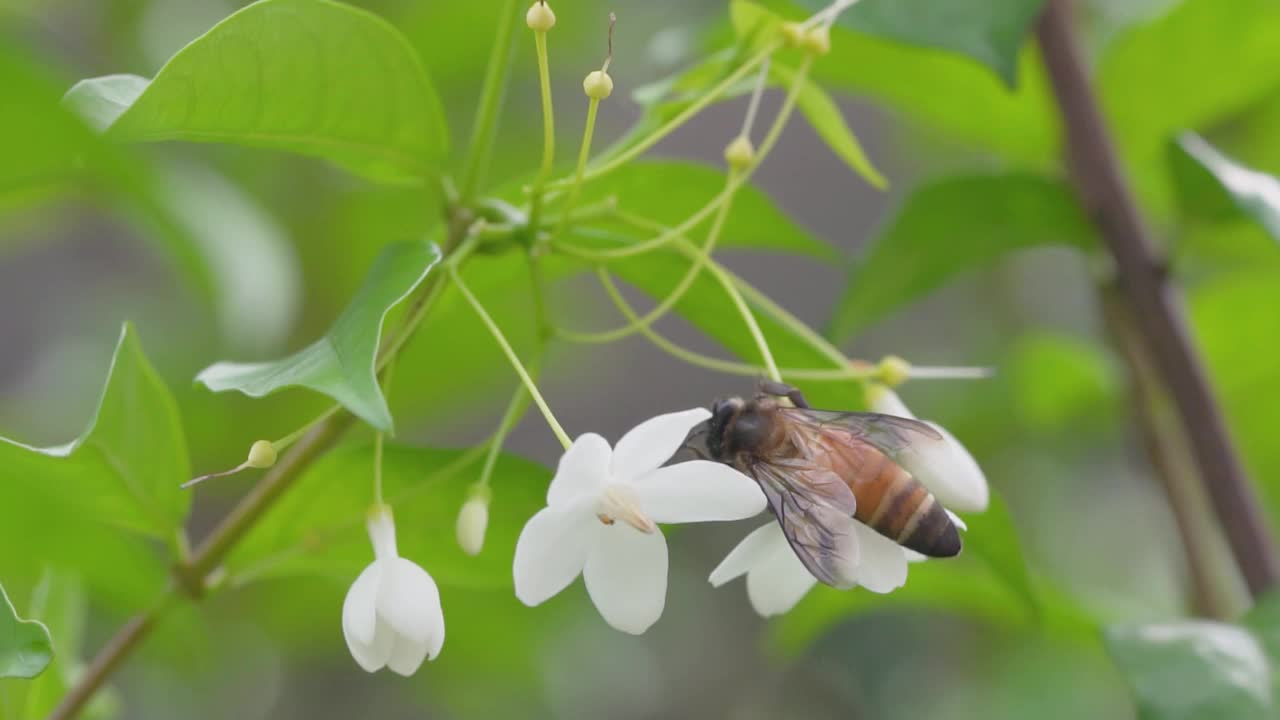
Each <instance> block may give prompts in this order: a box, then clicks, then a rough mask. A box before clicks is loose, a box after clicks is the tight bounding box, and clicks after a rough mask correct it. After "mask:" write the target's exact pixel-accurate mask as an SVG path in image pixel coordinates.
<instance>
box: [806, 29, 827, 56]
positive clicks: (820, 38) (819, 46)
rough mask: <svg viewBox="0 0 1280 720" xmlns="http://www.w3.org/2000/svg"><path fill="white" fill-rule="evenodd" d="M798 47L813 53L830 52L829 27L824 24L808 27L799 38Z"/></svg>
mask: <svg viewBox="0 0 1280 720" xmlns="http://www.w3.org/2000/svg"><path fill="white" fill-rule="evenodd" d="M800 47H802V48H804V49H805V50H808V51H809V52H811V53H813V54H814V55H826V54H827V53H829V52H831V28H829V27H827V26H826V25H819V26H817V27H812V28H809V30H808V32H806V33H805V34H804V37H802V38H800Z"/></svg>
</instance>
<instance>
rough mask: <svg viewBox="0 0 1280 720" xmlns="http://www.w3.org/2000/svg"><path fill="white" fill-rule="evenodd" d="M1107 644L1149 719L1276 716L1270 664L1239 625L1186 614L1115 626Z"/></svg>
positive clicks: (1259, 719) (1237, 719) (1250, 719)
mask: <svg viewBox="0 0 1280 720" xmlns="http://www.w3.org/2000/svg"><path fill="white" fill-rule="evenodd" d="M1105 639H1106V645H1107V649H1108V651H1109V652H1110V653H1111V657H1112V658H1113V659H1114V660H1115V662H1116V664H1117V665H1118V666H1119V667H1120V669H1121V671H1122V672H1123V673H1124V675H1125V677H1126V678H1127V679H1128V681H1129V684H1130V686H1131V687H1132V688H1133V691H1134V695H1135V696H1136V698H1137V702H1138V712H1139V715H1140V717H1141V718H1143V720H1184V719H1185V720H1191V719H1193V718H1232V720H1253V719H1255V718H1256V719H1257V720H1262V719H1263V718H1273V717H1275V701H1274V699H1273V697H1272V690H1271V668H1270V666H1269V664H1268V661H1267V657H1266V655H1265V654H1264V653H1263V650H1262V646H1261V645H1260V644H1259V642H1258V640H1257V639H1256V638H1255V637H1254V636H1253V635H1252V634H1250V633H1249V632H1248V631H1247V630H1245V629H1243V628H1240V627H1237V626H1235V625H1228V624H1225V623H1216V622H1209V621H1198V622H1197V621H1186V622H1176V623H1166V624H1150V625H1120V626H1114V627H1111V628H1108V629H1107V631H1106V634H1105Z"/></svg>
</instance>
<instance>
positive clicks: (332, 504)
mask: <svg viewBox="0 0 1280 720" xmlns="http://www.w3.org/2000/svg"><path fill="white" fill-rule="evenodd" d="M466 452H467V451H463V450H436V449H420V448H411V447H407V446H402V445H396V444H388V445H387V446H386V448H385V449H384V453H385V454H384V457H383V465H382V472H383V496H384V497H385V498H386V502H388V503H390V505H391V506H392V509H393V511H394V514H395V518H396V533H397V543H398V547H399V552H400V555H401V556H402V557H406V558H409V559H410V560H413V561H414V562H416V563H418V564H420V565H421V566H422V567H424V568H426V569H427V571H428V572H430V573H431V575H432V577H434V578H435V580H436V582H438V583H440V584H441V585H451V586H461V587H472V588H486V587H506V586H509V585H510V584H511V563H512V560H513V558H514V553H515V543H516V537H517V536H518V535H519V533H520V530H521V528H523V527H524V523H525V522H526V521H527V520H528V519H529V518H530V517H532V516H533V514H534V513H535V512H537V511H538V510H539V509H541V508H542V507H543V506H545V505H546V490H547V484H548V483H549V482H550V481H551V472H550V471H549V470H547V469H546V468H544V467H541V466H539V465H535V464H533V463H531V462H528V461H526V460H522V459H520V458H517V457H514V456H511V455H505V454H504V455H503V456H501V457H500V458H499V460H498V464H497V465H496V467H495V469H494V474H493V477H492V478H491V480H490V487H491V489H492V490H493V500H492V502H491V504H490V507H489V529H488V532H487V533H486V535H485V542H484V549H483V550H482V551H481V553H480V554H479V555H477V556H475V557H471V556H468V555H466V554H464V553H463V552H462V550H461V549H460V548H459V547H458V543H457V540H456V538H455V534H454V532H455V531H454V528H455V523H456V520H457V516H458V510H459V509H460V508H461V507H462V503H463V502H464V501H465V500H466V498H467V492H468V489H469V488H470V486H471V485H472V484H474V483H475V481H476V479H477V477H478V475H479V473H480V465H481V463H482V461H483V457H482V456H481V455H480V454H479V453H473V454H472V455H471V462H470V463H467V464H460V463H459V460H460V458H462V457H463V456H464V455H465V454H466ZM372 502H373V452H372V449H371V448H369V447H347V448H342V449H339V450H337V451H334V452H332V453H329V454H328V455H325V456H324V458H323V459H321V460H320V461H319V462H317V463H316V464H315V465H314V466H313V467H312V468H310V469H309V470H308V471H307V472H306V473H305V474H304V476H303V477H302V478H301V479H300V480H299V481H298V485H297V487H295V488H294V489H293V490H291V491H290V493H289V494H288V495H287V496H285V497H284V498H282V499H281V501H280V502H279V503H277V504H276V506H275V507H273V508H272V509H271V510H270V511H269V512H268V514H267V515H266V517H265V518H264V519H263V521H262V522H261V523H259V524H258V525H257V526H255V527H254V528H253V530H252V531H250V533H249V534H248V536H247V537H246V538H245V540H244V542H243V543H241V544H240V546H239V547H237V549H236V550H235V551H234V552H233V554H232V556H231V558H230V559H229V560H228V563H227V565H228V568H229V569H230V570H231V571H232V573H233V574H243V575H244V576H245V577H252V578H258V577H271V576H280V575H297V574H319V575H326V576H329V577H334V578H339V579H341V580H343V581H344V582H351V581H353V580H355V578H356V575H357V574H359V572H360V570H362V569H363V568H364V566H365V565H367V564H369V563H370V562H372V561H373V547H372V545H370V543H369V536H368V532H367V530H366V529H365V514H366V512H367V510H368V508H369V505H370V504H371V503H372Z"/></svg>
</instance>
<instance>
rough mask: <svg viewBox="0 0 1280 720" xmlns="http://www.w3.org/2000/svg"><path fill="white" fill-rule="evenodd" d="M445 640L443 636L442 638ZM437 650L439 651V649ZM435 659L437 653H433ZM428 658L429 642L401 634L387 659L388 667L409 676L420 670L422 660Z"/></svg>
mask: <svg viewBox="0 0 1280 720" xmlns="http://www.w3.org/2000/svg"><path fill="white" fill-rule="evenodd" d="M441 639H442V640H443V637H442V638H441ZM436 652H439V650H437V651H436ZM431 657H432V659H435V653H432V654H431ZM426 659H427V643H425V642H417V641H415V640H413V639H412V638H408V637H405V636H403V635H399V636H397V637H396V639H395V644H394V645H393V646H392V648H391V656H390V657H389V658H388V659H387V667H389V668H391V671H392V672H394V673H397V674H400V675H403V676H405V677H409V676H410V675H412V674H414V673H415V672H417V671H418V668H419V667H421V666H422V661H423V660H426Z"/></svg>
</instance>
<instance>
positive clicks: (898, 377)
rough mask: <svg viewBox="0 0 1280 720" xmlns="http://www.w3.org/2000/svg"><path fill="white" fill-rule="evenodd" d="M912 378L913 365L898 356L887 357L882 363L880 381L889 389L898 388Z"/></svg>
mask: <svg viewBox="0 0 1280 720" xmlns="http://www.w3.org/2000/svg"><path fill="white" fill-rule="evenodd" d="M910 376H911V363H909V362H907V361H906V360H903V359H902V358H900V357H898V356H897V355H886V356H885V357H884V359H883V360H881V361H880V379H881V380H882V381H883V382H884V384H886V385H888V386H889V387H897V386H899V385H901V384H902V383H904V382H906V381H907V378H908V377H910Z"/></svg>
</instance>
